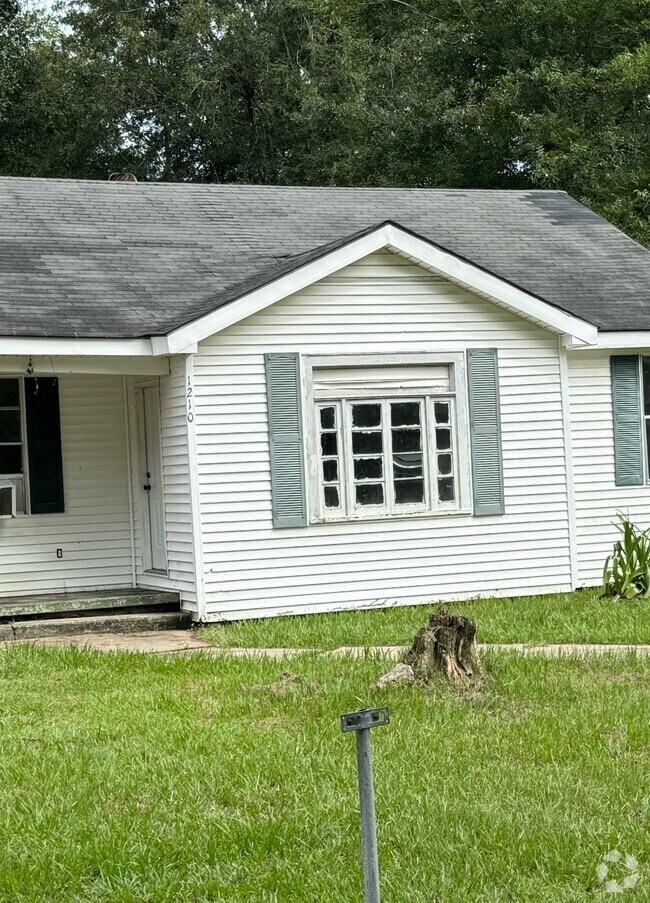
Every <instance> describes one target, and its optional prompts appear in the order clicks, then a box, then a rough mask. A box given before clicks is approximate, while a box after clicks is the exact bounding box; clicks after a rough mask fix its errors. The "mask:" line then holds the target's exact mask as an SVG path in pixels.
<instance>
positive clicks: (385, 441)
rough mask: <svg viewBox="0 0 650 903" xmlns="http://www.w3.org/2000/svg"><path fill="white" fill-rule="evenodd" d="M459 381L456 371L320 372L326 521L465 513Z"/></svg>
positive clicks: (317, 410)
mask: <svg viewBox="0 0 650 903" xmlns="http://www.w3.org/2000/svg"><path fill="white" fill-rule="evenodd" d="M454 377H455V374H454V367H453V365H451V364H442V365H436V366H433V367H385V368H372V369H370V368H359V369H351V368H350V369H340V370H336V369H327V370H326V369H323V370H314V374H313V394H314V398H313V404H314V414H315V417H314V428H315V432H316V433H317V443H316V449H315V451H316V458H317V466H314V465H312V474H313V475H315V480H316V482H317V486H316V487H313V489H314V491H315V492H317V493H318V517H319V518H320V519H341V518H359V517H375V516H400V515H407V514H417V513H427V512H431V513H444V512H446V511H450V512H451V511H457V510H458V509H459V508H460V507H461V495H462V493H461V487H460V485H459V473H460V471H459V439H460V441H461V443H462V442H465V441H466V435H465V428H464V426H463V430H462V432H463V436H462V437H459V435H458V433H459V429H458V412H457V399H456V391H455V388H454V387H455V379H454ZM382 388H383V391H380V389H382Z"/></svg>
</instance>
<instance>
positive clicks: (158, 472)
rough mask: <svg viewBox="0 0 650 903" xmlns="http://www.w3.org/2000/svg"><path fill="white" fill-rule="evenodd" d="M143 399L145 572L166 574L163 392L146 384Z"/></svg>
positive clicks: (141, 416)
mask: <svg viewBox="0 0 650 903" xmlns="http://www.w3.org/2000/svg"><path fill="white" fill-rule="evenodd" d="M137 394H139V396H140V479H141V487H142V488H141V499H142V510H143V521H144V546H145V548H144V554H145V562H144V566H145V569H146V570H152V571H166V570H167V550H166V544H165V499H164V495H163V479H162V451H161V441H160V390H159V388H158V385H157V384H156V385H154V384H152V385H145V386H141V387H140V388H139V389H138V390H137Z"/></svg>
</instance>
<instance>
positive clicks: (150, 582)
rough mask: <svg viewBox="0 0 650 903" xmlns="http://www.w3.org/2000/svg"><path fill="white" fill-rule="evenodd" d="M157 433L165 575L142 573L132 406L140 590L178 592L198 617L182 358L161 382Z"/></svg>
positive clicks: (133, 411)
mask: <svg viewBox="0 0 650 903" xmlns="http://www.w3.org/2000/svg"><path fill="white" fill-rule="evenodd" d="M160 429H161V443H162V466H163V484H164V500H165V530H166V545H167V569H168V573H167V575H162V574H160V575H159V574H150V573H146V572H145V571H144V566H143V561H144V554H143V552H144V550H143V530H142V516H143V515H142V510H141V507H140V506H141V504H142V501H143V499H142V492H141V486H140V483H141V480H140V472H139V452H138V446H137V436H138V429H137V411H136V407H135V405H134V404H133V399H132V403H131V435H132V455H133V457H132V469H133V498H134V509H135V525H136V527H135V547H136V572H137V580H138V585H140V586H146V587H152V588H155V589H170V590H174V591H176V592H180V594H181V601H182V604H183V608H184V609H185V610H187V611H192V612H196V592H195V579H194V551H193V543H192V520H191V510H190V488H189V465H188V454H187V424H186V420H185V358H184V357H175V358H172V359H171V373H170V375H169V376H163V377H160Z"/></svg>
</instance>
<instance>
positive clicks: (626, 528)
mask: <svg viewBox="0 0 650 903" xmlns="http://www.w3.org/2000/svg"><path fill="white" fill-rule="evenodd" d="M616 527H617V528H618V530H619V532H620V534H621V538H620V539H617V540H616V542H615V543H614V551H613V552H612V554H611V555H608V556H607V560H606V561H605V567H604V569H603V589H604V591H605V594H606V595H607V596H612V597H613V598H614V599H616V600H619V599H636V598H637V597H639V596H650V530H641V529H640V528H639V527H637V526H635V524H633V523H632V521H631V520H630V519H629V517H626V516H625V515H623V514H619V515H618V524H616Z"/></svg>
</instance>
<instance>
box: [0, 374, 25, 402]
mask: <svg viewBox="0 0 650 903" xmlns="http://www.w3.org/2000/svg"><path fill="white" fill-rule="evenodd" d="M19 405H20V392H19V391H18V380H17V379H0V408H17V407H18V406H19Z"/></svg>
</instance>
